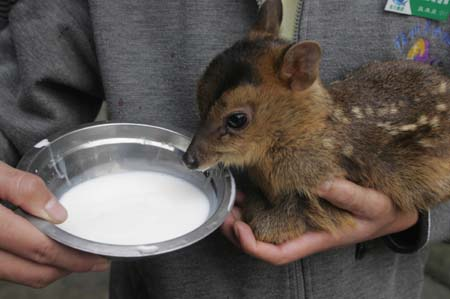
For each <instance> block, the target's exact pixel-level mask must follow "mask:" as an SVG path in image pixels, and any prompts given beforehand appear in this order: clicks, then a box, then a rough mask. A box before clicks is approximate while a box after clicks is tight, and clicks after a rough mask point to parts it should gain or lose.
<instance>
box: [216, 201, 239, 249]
mask: <svg viewBox="0 0 450 299" xmlns="http://www.w3.org/2000/svg"><path fill="white" fill-rule="evenodd" d="M240 217H241V212H240V210H239V209H238V208H236V207H234V208H233V210H232V211H231V213H230V214H228V216H227V218H226V219H225V221H224V223H223V224H222V226H221V227H220V229H221V231H222V233H223V234H224V235H225V237H226V238H227V239H228V240H229V241H231V242H232V243H233V244H234V245H235V246H236V247H238V248H239V247H240V246H239V241H238V240H237V238H236V235H235V234H234V229H233V227H234V223H235V222H236V221H237V220H239V219H240Z"/></svg>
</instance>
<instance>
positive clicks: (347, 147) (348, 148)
mask: <svg viewBox="0 0 450 299" xmlns="http://www.w3.org/2000/svg"><path fill="white" fill-rule="evenodd" d="M342 153H343V154H344V156H347V157H350V156H351V155H353V146H352V145H351V144H347V145H345V146H344V147H343V148H342Z"/></svg>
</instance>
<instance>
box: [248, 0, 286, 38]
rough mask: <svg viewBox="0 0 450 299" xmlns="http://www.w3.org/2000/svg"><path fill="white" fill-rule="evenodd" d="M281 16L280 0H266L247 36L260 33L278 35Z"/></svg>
mask: <svg viewBox="0 0 450 299" xmlns="http://www.w3.org/2000/svg"><path fill="white" fill-rule="evenodd" d="M282 18H283V5H282V4H281V0H266V1H265V2H264V3H263V5H262V6H261V7H260V9H259V11H258V19H257V20H256V23H255V24H254V25H253V27H252V28H251V30H250V33H249V37H250V38H253V37H256V36H261V35H272V36H274V37H278V32H279V31H280V25H281V20H282Z"/></svg>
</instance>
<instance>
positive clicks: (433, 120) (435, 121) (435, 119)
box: [430, 116, 439, 127]
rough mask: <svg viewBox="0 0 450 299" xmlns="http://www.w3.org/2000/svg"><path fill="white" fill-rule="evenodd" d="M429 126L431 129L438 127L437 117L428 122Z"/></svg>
mask: <svg viewBox="0 0 450 299" xmlns="http://www.w3.org/2000/svg"><path fill="white" fill-rule="evenodd" d="M430 125H431V126H432V127H437V126H439V117H437V116H435V117H433V118H432V119H431V120H430Z"/></svg>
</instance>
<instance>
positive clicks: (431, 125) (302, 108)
mask: <svg viewBox="0 0 450 299" xmlns="http://www.w3.org/2000/svg"><path fill="white" fill-rule="evenodd" d="M281 15H282V7H281V3H280V1H273V0H268V1H266V2H265V4H264V5H263V6H262V7H261V9H260V12H259V16H258V20H257V22H256V24H255V25H254V27H253V28H252V29H251V31H250V33H249V34H248V36H247V37H246V38H245V39H243V40H240V41H238V42H237V43H235V44H234V45H233V46H232V47H231V48H229V49H227V50H225V51H224V52H222V53H221V54H219V55H218V56H217V57H215V58H214V59H213V60H212V61H211V63H210V64H209V66H208V67H207V69H206V71H205V72H204V74H203V76H202V78H201V79H200V81H199V84H198V104H199V108H200V114H201V117H202V124H201V126H200V128H199V129H198V131H197V133H196V135H195V137H194V139H193V141H192V143H191V145H190V146H189V148H188V150H187V152H186V154H185V155H184V157H183V159H184V161H185V163H186V165H188V167H190V168H197V169H206V168H208V167H211V166H213V165H215V164H217V163H219V162H220V163H223V164H224V165H225V166H236V167H238V168H244V169H246V170H247V172H248V174H249V177H250V179H251V181H252V182H253V184H254V186H255V187H256V188H255V189H256V191H254V192H249V194H248V197H247V200H246V206H245V208H244V220H245V221H246V222H247V223H249V225H250V226H251V227H252V229H253V231H254V234H255V236H256V237H257V239H259V240H262V241H266V242H273V243H281V242H284V241H286V240H289V239H292V238H296V237H298V236H300V235H301V234H303V233H304V232H305V231H308V230H326V231H331V232H332V231H334V230H336V229H337V228H338V227H340V226H343V225H352V223H353V220H352V216H351V215H350V214H349V213H348V212H346V211H344V210H342V209H339V208H337V207H335V206H333V205H331V204H330V203H328V202H327V201H326V200H324V199H322V198H320V197H319V196H318V195H317V192H316V190H317V188H318V186H319V185H320V184H321V183H322V182H324V181H325V180H327V179H329V178H331V177H343V178H347V179H349V180H351V181H353V182H355V183H357V184H360V185H362V186H365V187H369V188H374V189H376V190H378V191H381V192H383V193H384V194H386V195H387V196H389V197H390V198H391V199H392V201H393V203H394V204H395V206H396V208H398V209H400V210H404V211H413V210H425V209H428V208H430V207H431V206H433V205H434V204H437V203H439V202H442V201H445V200H449V199H450V80H449V78H448V77H446V76H444V75H443V74H441V73H439V71H438V70H436V69H434V68H433V67H431V66H429V65H425V64H421V63H416V62H413V61H393V62H383V63H372V64H369V65H366V66H364V67H362V68H360V69H358V70H356V71H355V72H353V73H352V74H350V76H348V77H347V78H346V79H344V80H343V81H338V82H334V83H332V84H331V85H330V86H328V87H324V86H323V84H322V83H321V81H320V78H319V63H320V59H321V49H320V46H319V45H318V44H317V43H316V42H313V41H303V42H300V43H296V44H291V43H289V42H287V41H285V40H282V39H280V38H278V30H279V25H280V21H281Z"/></svg>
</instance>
